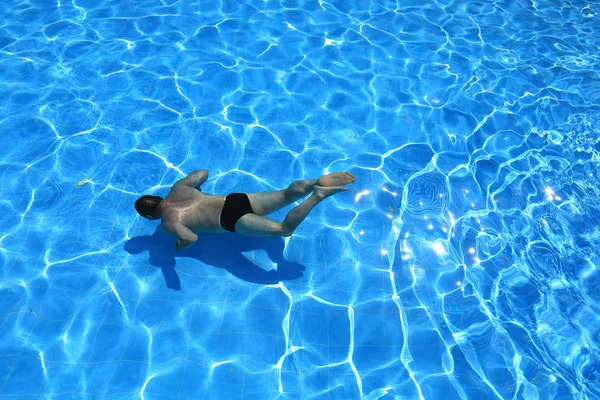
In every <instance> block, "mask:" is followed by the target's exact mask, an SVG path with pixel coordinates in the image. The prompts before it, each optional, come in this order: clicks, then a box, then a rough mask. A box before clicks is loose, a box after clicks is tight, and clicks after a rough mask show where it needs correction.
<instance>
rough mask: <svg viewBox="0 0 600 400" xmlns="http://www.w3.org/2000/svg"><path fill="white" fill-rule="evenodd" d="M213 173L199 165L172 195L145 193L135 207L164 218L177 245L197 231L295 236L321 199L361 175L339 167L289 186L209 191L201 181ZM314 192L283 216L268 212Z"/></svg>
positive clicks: (180, 246) (146, 214)
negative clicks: (220, 193)
mask: <svg viewBox="0 0 600 400" xmlns="http://www.w3.org/2000/svg"><path fill="white" fill-rule="evenodd" d="M207 179H208V171H207V170H205V169H203V170H198V171H194V172H192V173H191V174H189V175H188V176H187V177H185V178H183V179H181V180H180V181H177V182H176V183H175V184H174V185H173V187H172V188H171V191H170V192H169V194H168V195H167V197H166V198H164V199H163V198H162V197H160V196H150V195H145V196H142V197H140V198H139V199H137V201H136V202H135V209H136V210H137V212H138V213H139V214H140V215H141V216H142V217H144V218H146V219H149V220H156V219H161V220H162V226H163V229H164V230H165V231H166V232H167V233H169V234H171V235H173V236H175V237H176V238H177V242H176V243H175V251H181V250H183V249H186V248H188V247H189V246H191V245H192V244H194V243H195V242H196V241H197V240H198V235H196V233H197V232H213V233H223V232H225V231H230V232H237V233H240V234H242V235H248V236H291V235H292V234H293V233H294V231H295V230H296V228H297V227H298V225H300V223H301V222H302V221H304V219H305V218H306V216H307V215H308V213H309V212H310V211H311V210H312V209H313V208H314V207H315V206H316V205H317V204H319V203H320V202H321V201H323V200H324V199H326V198H327V197H329V196H331V195H334V194H336V193H339V192H343V191H346V190H348V189H347V188H343V187H341V186H344V185H348V184H351V183H354V181H355V180H356V178H355V177H354V175H352V174H351V173H349V172H335V173H333V174H329V175H324V176H322V177H320V178H319V179H312V180H300V181H296V182H294V183H292V184H291V185H290V186H289V187H288V188H287V189H284V190H277V191H272V192H259V193H251V194H245V193H232V194H230V195H228V196H226V197H225V196H218V195H212V194H208V193H203V192H202V191H201V189H200V186H201V185H202V184H203V183H204V182H206V180H207ZM311 193H312V194H311ZM308 194H311V195H310V197H309V198H307V199H306V200H304V201H303V202H302V203H301V204H300V205H298V206H296V207H294V208H293V209H292V210H291V211H290V212H289V213H288V215H287V216H286V217H285V219H284V220H283V222H278V221H274V220H272V219H270V218H266V217H265V215H268V214H271V213H273V212H275V211H277V210H279V209H281V208H283V207H285V206H287V205H290V204H292V203H294V202H295V201H296V200H299V199H301V198H303V197H305V196H307V195H308Z"/></svg>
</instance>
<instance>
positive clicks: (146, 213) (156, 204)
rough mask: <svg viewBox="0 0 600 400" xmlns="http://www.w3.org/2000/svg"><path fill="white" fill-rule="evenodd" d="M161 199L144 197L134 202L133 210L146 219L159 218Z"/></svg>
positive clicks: (158, 197)
mask: <svg viewBox="0 0 600 400" xmlns="http://www.w3.org/2000/svg"><path fill="white" fill-rule="evenodd" d="M162 201H163V198H162V197H160V196H150V195H145V196H142V197H140V198H139V199H137V200H136V202H135V210H136V211H137V212H138V214H140V215H141V216H142V217H144V218H146V219H159V218H160V203H161V202H162Z"/></svg>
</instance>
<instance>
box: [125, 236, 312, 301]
mask: <svg viewBox="0 0 600 400" xmlns="http://www.w3.org/2000/svg"><path fill="white" fill-rule="evenodd" d="M174 246H175V239H174V238H172V237H171V236H169V235H167V234H166V233H164V232H163V231H162V229H161V228H160V227H158V228H157V229H156V231H155V232H154V234H153V235H152V236H149V235H145V236H138V237H135V238H132V239H130V240H128V241H127V242H126V243H125V251H127V252H128V253H129V254H140V253H142V252H144V251H148V252H149V262H150V264H151V265H154V266H155V267H158V268H160V269H161V270H162V273H163V276H164V278H165V282H166V283H167V287H169V288H171V289H175V290H179V289H181V282H180V280H179V276H178V275H177V272H176V271H175V257H188V258H195V259H197V260H199V261H201V262H203V263H205V264H208V265H212V266H214V267H217V268H223V269H225V270H227V271H228V272H229V273H230V274H232V275H235V276H237V277H238V278H240V279H242V280H244V281H247V282H252V283H259V284H273V283H277V282H279V281H286V280H292V279H297V278H300V277H301V276H302V275H303V271H304V269H305V267H304V266H303V265H301V264H298V263H293V262H289V261H286V260H285V259H284V258H283V247H284V243H283V239H282V238H279V237H250V236H243V235H236V234H230V233H225V234H199V235H198V242H197V243H196V244H194V245H193V246H191V247H189V248H188V249H186V250H184V251H182V252H179V253H175V249H174ZM257 250H264V251H265V252H266V254H267V256H268V258H269V259H270V260H271V261H272V262H273V263H275V264H277V269H276V270H271V271H266V270H265V269H262V268H260V267H258V266H257V265H256V264H255V263H253V262H252V261H250V260H249V259H248V258H246V257H245V256H244V255H243V254H242V253H246V254H248V253H249V252H252V251H257Z"/></svg>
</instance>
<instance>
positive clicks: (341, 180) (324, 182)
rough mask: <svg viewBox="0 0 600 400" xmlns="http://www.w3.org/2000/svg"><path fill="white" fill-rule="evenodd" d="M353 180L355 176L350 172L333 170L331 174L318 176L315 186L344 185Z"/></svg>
mask: <svg viewBox="0 0 600 400" xmlns="http://www.w3.org/2000/svg"><path fill="white" fill-rule="evenodd" d="M354 181H356V178H355V177H354V175H352V174H351V173H350V172H334V173H333V174H329V175H323V176H322V177H320V178H319V180H318V181H317V186H322V187H333V186H344V185H349V184H351V183H354Z"/></svg>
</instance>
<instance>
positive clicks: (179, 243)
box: [175, 239, 196, 251]
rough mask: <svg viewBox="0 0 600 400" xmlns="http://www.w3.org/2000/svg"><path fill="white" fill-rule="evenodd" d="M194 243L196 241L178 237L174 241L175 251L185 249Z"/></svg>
mask: <svg viewBox="0 0 600 400" xmlns="http://www.w3.org/2000/svg"><path fill="white" fill-rule="evenodd" d="M194 243H196V242H195V241H193V242H192V241H187V240H181V239H179V240H178V241H177V242H175V251H181V250H185V249H187V248H188V247H190V246H191V245H193V244H194Z"/></svg>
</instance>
